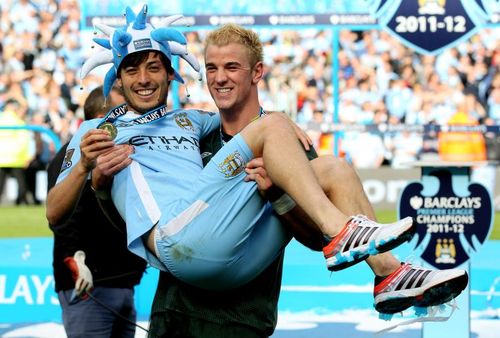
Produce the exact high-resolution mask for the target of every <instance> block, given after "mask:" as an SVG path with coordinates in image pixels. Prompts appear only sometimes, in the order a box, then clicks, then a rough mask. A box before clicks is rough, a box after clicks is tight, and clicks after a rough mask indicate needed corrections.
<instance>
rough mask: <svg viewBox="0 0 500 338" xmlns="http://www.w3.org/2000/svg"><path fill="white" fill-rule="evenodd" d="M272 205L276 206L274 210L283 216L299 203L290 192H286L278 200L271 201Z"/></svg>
mask: <svg viewBox="0 0 500 338" xmlns="http://www.w3.org/2000/svg"><path fill="white" fill-rule="evenodd" d="M271 205H272V207H273V208H274V211H276V213H277V214H278V215H280V216H281V215H284V214H286V213H287V212H289V211H290V210H292V209H293V208H295V206H296V205H297V204H296V203H295V201H294V200H293V199H292V198H291V197H290V196H289V195H288V194H286V193H285V194H283V195H281V197H280V198H278V199H277V200H275V201H273V202H271Z"/></svg>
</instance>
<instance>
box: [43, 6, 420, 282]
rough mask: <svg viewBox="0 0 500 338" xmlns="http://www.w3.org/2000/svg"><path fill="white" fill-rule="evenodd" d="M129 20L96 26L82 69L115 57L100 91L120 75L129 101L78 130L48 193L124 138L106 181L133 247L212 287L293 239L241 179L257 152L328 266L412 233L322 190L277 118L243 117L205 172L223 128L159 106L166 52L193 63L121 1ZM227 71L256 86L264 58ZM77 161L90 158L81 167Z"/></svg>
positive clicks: (173, 39)
mask: <svg viewBox="0 0 500 338" xmlns="http://www.w3.org/2000/svg"><path fill="white" fill-rule="evenodd" d="M126 18H127V26H126V27H125V28H124V29H113V28H111V27H107V26H104V25H99V26H98V27H99V29H101V30H102V31H103V32H104V33H105V34H107V35H108V36H110V40H109V41H108V40H105V39H95V41H96V42H97V43H99V44H100V45H101V46H103V47H105V48H107V49H108V50H106V51H104V52H102V53H101V54H99V57H98V59H95V58H94V59H90V60H88V61H87V63H86V64H85V65H84V67H83V70H82V76H85V74H86V73H88V71H90V69H92V68H93V67H95V66H97V65H99V64H103V63H109V62H113V67H112V68H111V69H110V71H109V72H108V75H107V76H106V79H105V84H104V89H105V91H106V88H110V87H111V85H112V84H113V83H114V82H115V80H117V82H118V85H119V86H120V87H122V89H123V94H124V97H125V99H126V102H127V107H126V108H127V109H120V108H117V109H115V110H112V111H111V112H110V114H109V115H108V116H107V117H106V118H105V120H104V121H93V122H89V123H88V124H84V125H83V126H82V128H81V130H79V132H78V133H77V135H75V137H74V138H73V140H72V141H71V144H70V146H69V147H68V149H69V150H68V151H69V153H68V154H67V156H66V162H65V165H64V166H63V170H62V173H61V175H60V177H59V179H58V184H57V185H56V186H55V187H54V188H53V189H52V191H51V193H52V194H54V195H56V196H58V197H59V198H54V197H52V198H53V200H61V199H63V198H62V197H61V196H64V195H65V193H66V192H67V191H70V190H71V180H68V177H69V176H70V175H79V176H82V173H83V175H88V172H89V170H90V169H91V168H92V167H93V166H95V161H96V160H98V156H95V155H96V154H97V155H100V154H105V153H106V152H107V151H108V150H109V148H110V147H112V146H113V145H114V144H115V142H116V143H123V144H125V143H127V144H128V146H124V149H125V151H124V153H126V152H127V151H130V146H133V148H134V150H135V152H134V154H133V155H131V159H132V163H131V164H130V165H129V166H127V167H126V168H124V169H123V170H121V171H120V172H119V173H118V174H117V175H116V177H115V178H114V181H113V186H112V198H113V201H114V203H115V205H116V207H117V209H118V210H119V211H120V213H121V215H122V217H123V218H124V219H125V221H126V223H127V236H128V243H129V248H130V250H132V251H133V252H135V253H136V254H138V255H139V256H141V257H143V258H144V259H146V260H147V261H148V262H149V263H150V264H152V265H153V266H155V267H157V268H159V269H161V270H164V271H169V272H170V273H172V274H173V275H175V276H176V277H177V278H179V279H181V280H183V281H185V282H187V283H190V284H193V285H197V286H201V287H205V288H213V289H218V288H219V289H227V288H232V287H236V286H239V285H241V284H244V283H246V282H248V281H249V280H251V279H252V278H253V277H255V276H256V275H257V274H258V273H260V272H261V271H262V270H263V269H264V268H265V267H266V266H267V265H268V264H269V263H270V262H272V261H273V259H274V258H275V257H276V256H277V255H278V254H279V253H280V252H281V251H282V249H283V247H284V246H285V245H286V244H287V243H288V240H289V237H288V236H286V235H285V234H284V230H283V229H282V227H281V226H280V225H279V223H278V221H277V219H276V217H275V216H274V214H273V212H272V209H271V207H270V206H269V205H268V204H267V203H265V202H264V201H263V200H262V199H261V198H260V196H259V194H258V192H257V186H256V184H255V183H254V182H246V181H245V176H246V173H245V164H246V163H247V162H248V161H250V160H251V159H252V158H254V157H262V158H263V159H264V161H265V163H266V170H267V174H268V176H269V177H270V178H271V180H272V181H273V183H274V184H275V185H276V186H278V187H280V188H282V189H283V190H284V191H285V192H286V193H287V194H288V195H284V196H283V197H282V198H280V200H279V201H278V203H277V204H275V205H274V208H275V209H276V211H277V212H278V213H281V212H286V211H288V210H290V208H291V207H293V206H295V203H296V204H297V205H299V206H301V207H302V209H304V211H305V212H306V213H307V214H308V215H309V216H310V217H311V219H312V221H313V222H314V223H315V224H316V225H317V226H318V227H319V228H320V230H321V232H322V233H323V234H325V246H324V249H323V252H324V255H325V258H326V259H327V266H328V268H329V269H330V270H339V269H342V268H345V267H348V266H350V265H353V264H355V263H357V262H359V261H362V260H364V259H365V258H366V257H367V256H368V255H373V254H377V253H379V252H384V251H386V250H389V249H391V248H393V247H395V246H397V245H399V244H401V243H402V242H404V241H406V240H409V239H410V238H411V236H412V235H413V233H414V227H413V225H412V220H411V218H407V219H404V220H401V221H399V222H396V223H394V224H389V225H385V226H381V225H380V224H378V223H375V222H373V221H371V220H369V219H367V218H365V217H358V216H355V217H348V216H347V215H345V214H343V213H342V212H340V211H339V210H338V209H337V208H336V207H335V206H334V205H333V204H332V203H331V202H330V200H329V199H328V197H327V196H326V195H325V193H324V192H323V190H322V188H321V186H320V184H319V183H318V180H317V178H316V176H315V173H314V171H313V169H312V168H311V166H310V164H309V162H308V160H307V158H306V156H305V154H304V151H303V149H302V148H301V146H300V144H299V143H298V142H297V136H296V133H295V131H294V128H293V126H292V125H291V123H290V121H289V120H288V119H287V118H286V117H285V116H284V115H282V114H278V113H276V114H269V115H267V116H264V117H262V118H260V119H257V120H255V121H254V122H252V123H250V124H249V125H248V126H246V127H245V128H244V129H243V130H242V131H241V132H240V133H239V134H237V135H236V136H235V137H233V138H232V139H231V141H229V142H228V143H227V144H226V145H225V146H224V147H223V148H222V149H221V150H220V151H219V152H218V153H217V154H216V155H215V156H214V157H213V158H212V160H211V161H210V163H209V164H208V165H207V166H206V167H205V168H204V169H202V166H201V156H200V154H199V149H198V141H199V138H200V137H202V136H203V135H206V134H207V133H209V132H210V131H212V130H213V129H214V128H216V127H218V126H219V119H218V117H217V115H213V114H208V113H205V114H204V113H201V114H200V113H199V112H197V111H195V110H177V111H172V112H168V111H166V109H165V108H164V107H165V103H166V99H167V93H168V88H169V85H170V81H172V80H178V81H182V79H181V78H180V76H179V75H178V74H177V73H176V72H175V70H174V69H173V68H172V67H171V64H170V59H171V56H172V54H175V55H179V56H180V57H182V58H184V59H185V60H186V61H188V62H189V63H190V64H191V65H192V66H193V67H194V68H195V69H196V68H198V69H199V65H198V64H197V62H195V60H194V59H193V58H192V57H191V56H190V54H189V53H187V51H186V50H185V39H183V36H182V34H180V33H179V32H177V31H175V30H173V29H170V28H165V27H163V28H159V29H154V28H153V27H152V26H151V25H150V24H148V23H146V7H144V8H143V10H142V11H141V12H140V13H138V15H137V16H136V15H135V14H134V13H133V12H132V11H131V10H130V9H127V14H126ZM167 19H168V18H167ZM167 21H168V20H167ZM241 53H243V52H241ZM198 69H197V70H198ZM231 69H232V70H233V71H235V72H246V73H248V74H251V75H252V77H253V78H254V80H252V81H255V82H258V80H259V79H260V77H261V76H262V71H263V65H262V63H257V64H256V65H254V66H253V67H247V65H243V64H233V65H231V67H230V69H229V71H231ZM207 71H215V72H217V71H218V70H217V69H213V70H209V69H207ZM215 76H218V73H215ZM220 76H224V75H223V74H222V73H220ZM248 85H250V84H248ZM236 89H237V88H236ZM216 90H217V92H218V95H219V97H218V99H219V101H220V102H223V101H224V100H225V99H227V100H228V103H230V102H229V100H232V99H233V98H234V95H233V94H234V93H231V91H232V90H233V89H232V88H229V87H221V88H218V89H216ZM250 93H251V94H250V95H249V96H248V97H245V98H243V99H244V101H245V100H246V102H245V104H246V105H247V108H248V109H251V110H252V111H255V113H256V114H258V112H259V110H260V107H259V105H258V98H257V97H256V95H257V93H256V91H250ZM240 99H241V98H240ZM96 127H98V128H99V127H102V128H104V127H105V128H106V130H107V131H102V130H99V129H95V128H96ZM115 133H116V134H117V135H116V141H115V142H113V141H112V139H111V136H112V135H114V134H115ZM82 136H85V137H84V138H83V139H82V140H84V141H80V139H81V137H82ZM83 149H85V152H84V151H83ZM127 149H128V150H127ZM80 150H82V152H81V155H80ZM89 154H90V155H92V156H89ZM80 156H81V157H80ZM88 158H93V159H94V160H93V161H87V159H88ZM80 159H81V160H80ZM84 159H85V161H84V162H85V163H86V165H81V164H79V163H82V160H84ZM82 167H83V168H82Z"/></svg>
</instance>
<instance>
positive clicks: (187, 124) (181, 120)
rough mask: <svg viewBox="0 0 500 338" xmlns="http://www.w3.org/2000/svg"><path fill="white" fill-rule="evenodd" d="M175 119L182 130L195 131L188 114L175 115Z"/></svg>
mask: <svg viewBox="0 0 500 338" xmlns="http://www.w3.org/2000/svg"><path fill="white" fill-rule="evenodd" d="M174 119H175V123H177V125H178V126H179V127H181V128H182V129H185V130H190V131H194V127H193V122H191V120H190V119H189V117H188V116H187V113H179V114H175V117H174Z"/></svg>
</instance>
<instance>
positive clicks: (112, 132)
mask: <svg viewBox="0 0 500 338" xmlns="http://www.w3.org/2000/svg"><path fill="white" fill-rule="evenodd" d="M99 129H102V130H106V131H107V132H108V133H109V136H110V137H111V139H112V140H114V139H115V138H116V135H117V134H118V129H117V128H116V127H115V125H114V124H113V123H111V122H104V123H103V124H101V125H100V126H99Z"/></svg>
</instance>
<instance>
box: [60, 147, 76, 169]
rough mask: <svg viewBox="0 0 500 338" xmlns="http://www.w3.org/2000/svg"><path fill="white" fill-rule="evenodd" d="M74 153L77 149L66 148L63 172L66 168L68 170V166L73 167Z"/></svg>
mask: <svg viewBox="0 0 500 338" xmlns="http://www.w3.org/2000/svg"><path fill="white" fill-rule="evenodd" d="M74 153H75V149H68V150H66V154H65V155H64V160H63V164H62V167H61V172H63V171H64V170H66V169H68V168H71V166H72V165H73V161H72V160H71V159H72V158H73V154H74Z"/></svg>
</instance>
